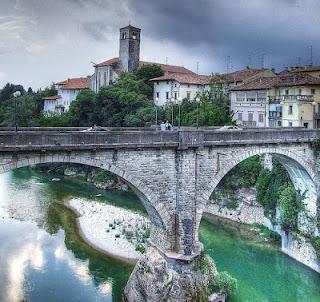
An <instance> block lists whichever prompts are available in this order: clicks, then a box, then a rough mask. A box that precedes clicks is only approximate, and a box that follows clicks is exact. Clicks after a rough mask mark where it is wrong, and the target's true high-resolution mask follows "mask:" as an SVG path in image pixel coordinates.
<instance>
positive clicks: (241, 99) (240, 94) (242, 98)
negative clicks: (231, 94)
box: [237, 92, 246, 102]
mask: <svg viewBox="0 0 320 302" xmlns="http://www.w3.org/2000/svg"><path fill="white" fill-rule="evenodd" d="M245 100H246V94H245V93H243V92H237V102H244V101H245Z"/></svg>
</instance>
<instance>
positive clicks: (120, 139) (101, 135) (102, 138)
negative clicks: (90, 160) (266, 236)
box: [0, 128, 320, 151]
mask: <svg viewBox="0 0 320 302" xmlns="http://www.w3.org/2000/svg"><path fill="white" fill-rule="evenodd" d="M39 129H40V128H39ZM39 129H38V130H32V131H26V130H24V131H21V132H20V131H18V132H15V131H0V151H23V150H27V151H29V150H39V149H40V150H58V149H60V150H69V149H71V150H79V149H81V150H85V149H110V148H111V149H113V148H178V149H181V150H183V149H188V148H198V147H202V146H221V145H242V144H243V145H258V144H277V143H282V144H283V143H297V142H312V141H314V140H318V139H320V130H307V129H301V128H299V129H281V130H280V129H279V130H275V129H263V130H260V129H246V130H226V131H221V130H217V129H214V130H206V129H192V130H190V129H189V130H186V129H183V130H179V131H157V130H153V131H144V130H142V131H138V130H135V131H133V130H123V131H119V130H110V131H101V132H83V131H81V130H80V131H75V130H74V129H76V128H71V130H69V131H64V130H61V129H64V128H61V129H60V128H59V129H60V130H59V129H58V130H57V131H53V130H52V129H51V128H50V130H47V128H44V129H45V130H44V131H40V130H39ZM81 129H82V128H81ZM108 129H112V128H108Z"/></svg>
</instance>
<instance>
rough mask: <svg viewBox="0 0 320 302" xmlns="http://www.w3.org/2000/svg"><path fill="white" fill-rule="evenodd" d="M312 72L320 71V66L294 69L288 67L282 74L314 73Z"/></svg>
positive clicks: (295, 67) (296, 67)
mask: <svg viewBox="0 0 320 302" xmlns="http://www.w3.org/2000/svg"><path fill="white" fill-rule="evenodd" d="M312 71H320V66H312V65H305V66H294V67H287V68H286V69H284V70H283V71H281V72H280V74H287V73H290V72H293V73H295V72H312Z"/></svg>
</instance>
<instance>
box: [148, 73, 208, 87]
mask: <svg viewBox="0 0 320 302" xmlns="http://www.w3.org/2000/svg"><path fill="white" fill-rule="evenodd" d="M211 78H212V77H211V76H205V75H197V74H195V73H192V74H182V73H172V74H167V75H164V76H162V77H157V78H154V79H151V80H150V81H177V82H179V83H181V84H197V85H205V84H209V82H210V79H211Z"/></svg>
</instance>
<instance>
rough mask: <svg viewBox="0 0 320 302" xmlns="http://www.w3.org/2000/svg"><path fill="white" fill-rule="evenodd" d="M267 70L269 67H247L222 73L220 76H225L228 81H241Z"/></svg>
mask: <svg viewBox="0 0 320 302" xmlns="http://www.w3.org/2000/svg"><path fill="white" fill-rule="evenodd" d="M266 70H268V69H265V68H259V69H254V68H248V67H247V68H246V69H242V70H238V71H234V72H230V73H224V74H221V75H220V77H221V78H223V79H224V80H225V81H226V82H228V83H231V82H240V81H243V80H245V79H248V78H250V77H253V76H255V75H258V74H259V73H262V72H264V71H266Z"/></svg>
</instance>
